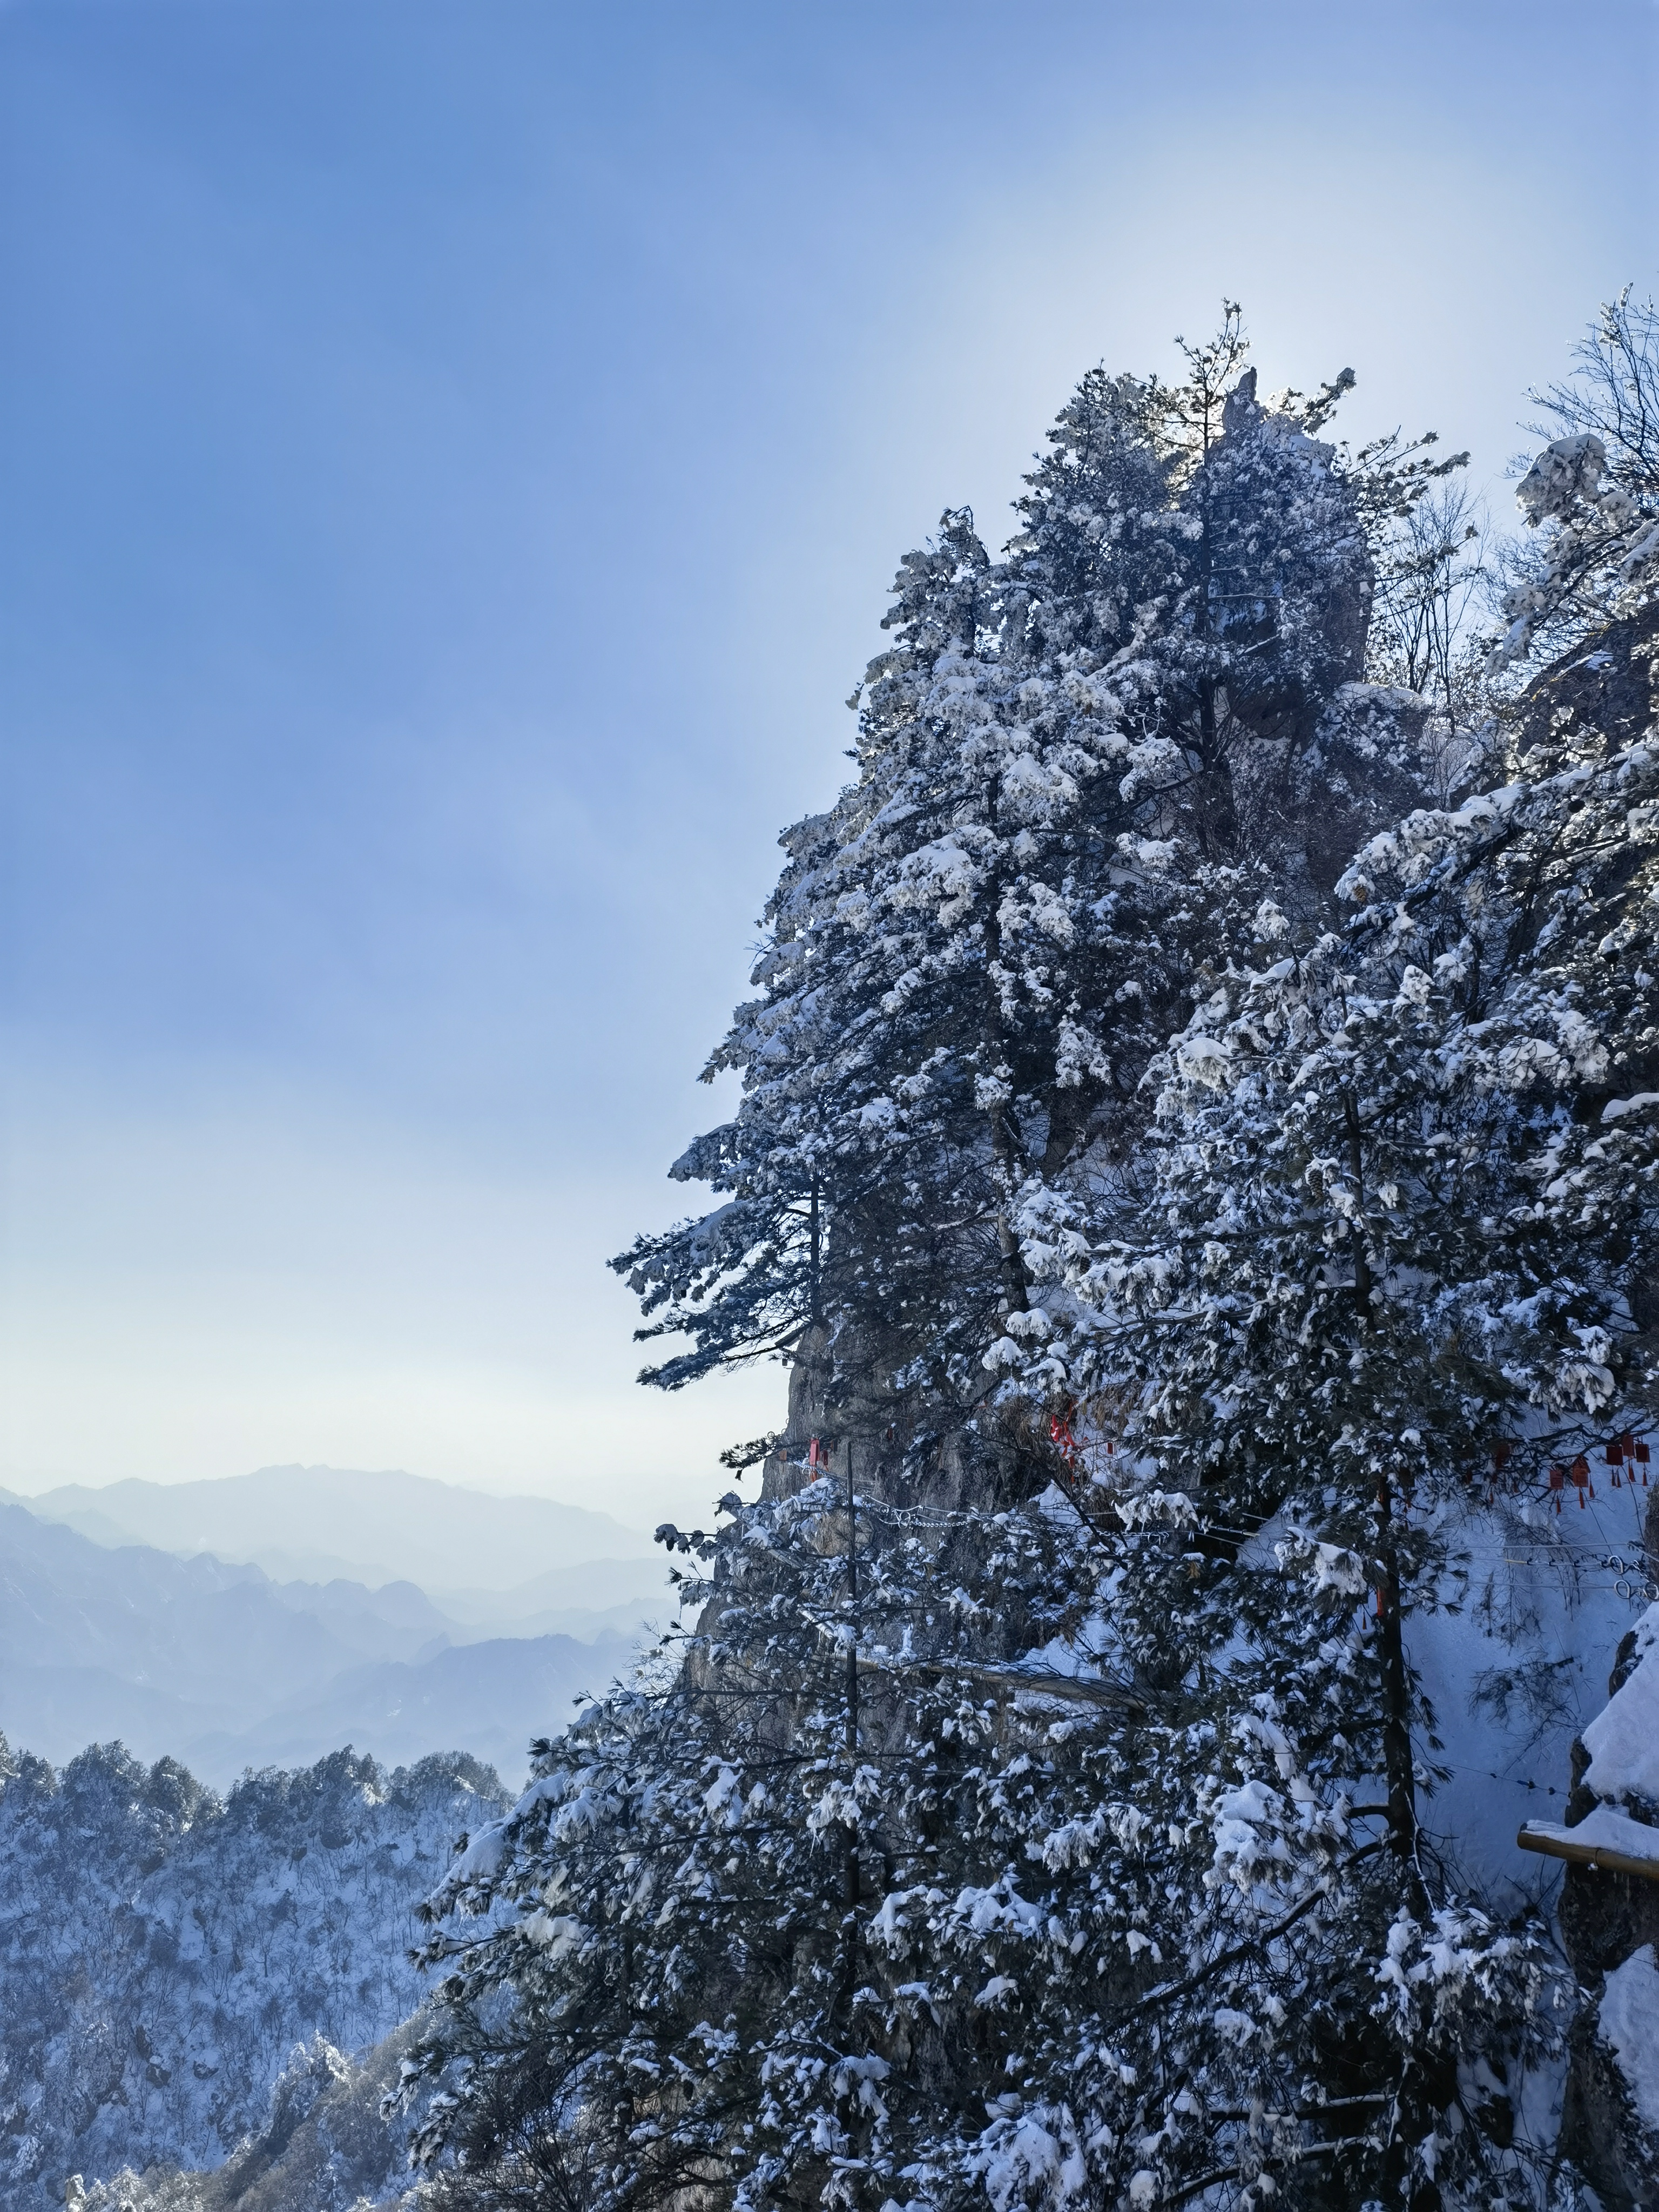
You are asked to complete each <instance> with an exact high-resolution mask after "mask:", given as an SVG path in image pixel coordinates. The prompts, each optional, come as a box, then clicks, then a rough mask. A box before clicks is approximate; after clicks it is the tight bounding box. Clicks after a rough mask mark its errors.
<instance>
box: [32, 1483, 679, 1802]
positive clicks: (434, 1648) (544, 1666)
mask: <svg viewBox="0 0 1659 2212" xmlns="http://www.w3.org/2000/svg"><path fill="white" fill-rule="evenodd" d="M653 1572H654V1570H653V1569H652V1568H651V1567H650V1565H649V1563H646V1562H642V1563H641V1567H640V1568H639V1569H638V1570H636V1569H635V1568H634V1567H633V1565H632V1564H631V1563H630V1562H628V1561H625V1560H624V1561H608V1562H599V1563H593V1564H592V1565H589V1566H588V1567H586V1568H582V1567H577V1568H572V1569H568V1570H556V1571H553V1573H552V1574H551V1575H549V1576H544V1577H542V1578H541V1579H540V1580H539V1581H538V1582H537V1583H532V1585H531V1586H530V1588H529V1589H527V1590H526V1592H525V1593H524V1596H525V1598H526V1600H528V1601H531V1602H534V1601H536V1600H537V1599H541V1600H545V1599H546V1598H547V1597H549V1596H550V1595H555V1594H556V1592H557V1590H558V1589H559V1588H560V1587H561V1586H562V1584H563V1585H564V1586H568V1588H569V1589H570V1590H571V1591H572V1593H573V1594H574V1593H575V1592H576V1591H577V1589H579V1587H580V1579H581V1578H582V1577H586V1578H587V1580H588V1582H589V1584H590V1589H591V1594H592V1595H594V1596H598V1597H600V1598H602V1599H607V1600H617V1601H616V1602H614V1603H613V1604H612V1605H611V1607H610V1609H609V1610H608V1611H601V1610H596V1609H593V1608H592V1607H589V1608H587V1609H586V1610H583V1609H582V1608H579V1607H578V1608H566V1609H564V1610H563V1612H561V1611H559V1610H558V1609H556V1608H554V1607H548V1606H547V1605H546V1604H545V1603H544V1604H543V1606H542V1608H541V1611H540V1613H539V1614H538V1615H535V1616H532V1617H528V1618H525V1619H522V1620H515V1621H513V1622H511V1623H510V1624H508V1626H509V1633H508V1635H507V1636H506V1637H501V1636H500V1635H496V1636H492V1635H491V1633H490V1626H489V1621H488V1619H487V1617H486V1618H484V1619H480V1618H478V1617H477V1616H478V1615H481V1614H484V1615H487V1609H488V1607H489V1603H490V1601H491V1600H492V1599H493V1598H494V1597H495V1593H491V1592H489V1591H480V1592H475V1593H472V1594H471V1601H470V1602H469V1611H470V1612H471V1613H472V1614H473V1615H474V1616H475V1617H474V1618H472V1619H471V1620H455V1619H453V1618H452V1617H451V1616H450V1615H448V1614H447V1613H444V1612H441V1611H440V1609H439V1608H438V1607H437V1606H435V1604H434V1603H433V1601H431V1599H430V1598H428V1596H427V1595H426V1594H425V1593H424V1592H422V1590H420V1589H417V1588H416V1586H415V1585H414V1584H412V1583H407V1582H394V1583H383V1584H382V1585H381V1586H380V1588H379V1589H368V1588H367V1587H366V1586H364V1585H363V1584H362V1583H350V1582H347V1581H343V1580H336V1581H333V1582H330V1583H324V1584H317V1583H275V1582H273V1581H272V1580H271V1579H270V1577H269V1576H268V1575H267V1573H266V1572H265V1571H264V1569H263V1568H261V1567H259V1566H258V1565H251V1564H250V1565H234V1564H228V1563H226V1562H225V1561H223V1560H222V1559H218V1558H216V1557H215V1556H213V1555H212V1554H210V1553H196V1554H193V1555H191V1556H189V1557H185V1558H180V1557H179V1556H177V1555H175V1554H173V1553H169V1552H167V1551H162V1550H158V1549H155V1547H148V1546H142V1545H126V1546H123V1547H120V1548H119V1549H113V1548H108V1547H105V1546H103V1545H101V1544H99V1543H97V1542H95V1541H93V1540H92V1539H91V1538H89V1537H88V1536H86V1535H83V1534H79V1533H77V1531H76V1530H75V1529H74V1528H71V1527H69V1526H66V1525H64V1524H62V1523H54V1522H52V1521H49V1520H46V1519H44V1518H41V1517H40V1516H37V1515H36V1514H35V1513H34V1512H33V1510H32V1505H29V1504H24V1503H22V1502H21V1501H19V1502H13V1503H7V1504H0V1599H3V1602H0V1728H3V1729H5V1730H6V1732H7V1733H8V1734H9V1735H10V1736H11V1738H12V1740H13V1741H16V1742H21V1743H26V1744H27V1745H29V1746H30V1747H32V1748H33V1749H34V1750H36V1751H37V1752H38V1753H40V1754H41V1755H42V1756H45V1757H46V1758H49V1759H53V1760H55V1761H57V1762H58V1763H60V1764H61V1763H62V1762H63V1761H64V1760H66V1759H70V1758H72V1757H73V1756H74V1755H75V1754H76V1753H77V1752H78V1751H80V1750H81V1748H82V1746H83V1745H85V1744H87V1743H88V1742H94V1741H96V1742H102V1741H110V1740H112V1739H114V1738H119V1739H120V1740H121V1741H124V1742H125V1743H127V1744H128V1745H129V1746H130V1747H131V1748H132V1749H133V1750H134V1752H135V1753H137V1754H138V1755H139V1756H141V1757H143V1758H144V1759H158V1758H161V1757H162V1756H164V1755H166V1756H171V1757H173V1758H178V1759H184V1760H185V1761H186V1762H187V1763H189V1764H191V1765H192V1766H194V1767H195V1768H196V1769H197V1771H199V1772H201V1773H203V1774H204V1776H205V1777H206V1778H208V1779H209V1780H210V1781H211V1782H212V1783H214V1784H216V1785H218V1786H221V1787H222V1786H225V1785H227V1784H229V1783H230V1782H231V1781H232V1780H234V1778H235V1777H236V1776H237V1775H238V1774H240V1772H241V1771H243V1769H244V1768H245V1767H247V1766H250V1765H252V1766H260V1765H268V1764H271V1763H281V1764H284V1765H299V1764H304V1763H307V1762H308V1761H310V1760H312V1759H317V1758H319V1757H321V1756H323V1755H324V1754H325V1753H328V1752H331V1751H333V1750H336V1749H337V1748H338V1747H340V1746H341V1745H342V1744H344V1743H356V1744H357V1745H358V1746H359V1747H362V1748H364V1749H366V1750H368V1751H372V1752H373V1753H374V1755H375V1756H376V1757H377V1758H381V1759H386V1760H389V1761H392V1762H394V1763H396V1762H398V1761H406V1760H410V1759H418V1758H422V1757H424V1756H425V1755H427V1754H428V1753H434V1752H439V1751H444V1750H447V1749H450V1748H452V1747H454V1746H456V1745H458V1744H459V1745H464V1746H465V1747H467V1748H468V1749H469V1750H470V1751H472V1752H473V1753H477V1755H479V1756H484V1757H489V1758H491V1759H495V1760H496V1761H497V1762H498V1763H499V1764H500V1765H501V1767H502V1768H503V1770H504V1771H507V1772H508V1773H509V1774H511V1775H513V1776H515V1777H516V1775H517V1774H518V1773H519V1772H520V1771H522V1768H523V1765H524V1761H525V1758H526V1746H527V1745H528V1743H529V1741H530V1739H531V1738H532V1736H534V1735H544V1734H546V1733H547V1731H548V1730H549V1729H550V1728H551V1729H556V1728H557V1727H559V1726H560V1725H562V1723H563V1721H564V1720H565V1719H566V1718H567V1717H568V1712H569V1707H570V1700H571V1699H572V1697H573V1696H574V1695H575V1694H576V1693H577V1692H582V1691H589V1692H596V1693H597V1692H603V1691H604V1690H605V1687H606V1686H607V1685H608V1683H609V1682H610V1681H611V1679H612V1678H613V1677H614V1676H615V1675H616V1674H618V1673H619V1672H622V1671H623V1670H624V1669H625V1668H626V1666H627V1664H628V1662H629V1655H630V1652H631V1650H632V1647H633V1644H634V1642H635V1639H636V1638H637V1634H638V1630H639V1624H640V1623H641V1622H642V1621H643V1620H646V1619H647V1617H648V1616H649V1615H651V1614H653V1613H655V1614H656V1615H658V1616H659V1617H665V1616H666V1613H667V1612H668V1610H669V1607H668V1603H667V1600H666V1594H665V1593H663V1594H662V1595H661V1596H660V1598H659V1599H657V1600H656V1601H654V1602H653V1593H652V1592H651V1590H650V1589H649V1586H648V1583H646V1577H647V1575H649V1574H651V1573H653ZM630 1576H631V1577H634V1578H635V1589H636V1590H638V1592H639V1594H638V1595H636V1596H635V1598H634V1599H633V1601H632V1602H631V1603H630V1602H629V1601H627V1599H626V1597H625V1596H623V1597H622V1598H620V1599H618V1598H617V1593H618V1592H625V1591H626V1589H627V1587H628V1583H629V1578H630ZM567 1577H568V1583H567V1582H566V1578H567ZM641 1584H645V1586H644V1587H641ZM518 1605H519V1599H518V1597H517V1596H516V1595H513V1597H512V1598H511V1600H510V1604H509V1607H508V1608H507V1609H511V1610H514V1611H516V1610H517V1608H518ZM564 1622H568V1623H569V1624H570V1625H571V1626H574V1627H576V1628H578V1629H579V1630H582V1631H585V1632H586V1634H585V1637H584V1638H581V1639H580V1640H579V1638H577V1637H574V1636H572V1635H570V1634H568V1633H565V1632H560V1629H559V1626H558V1625H561V1624H562V1623H564ZM451 1647H460V1648H459V1649H452V1648H451Z"/></svg>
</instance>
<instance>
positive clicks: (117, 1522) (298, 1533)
mask: <svg viewBox="0 0 1659 2212" xmlns="http://www.w3.org/2000/svg"><path fill="white" fill-rule="evenodd" d="M9 1495H11V1493H10V1492H0V1496H9ZM17 1503H18V1504H21V1505H26V1506H27V1508H28V1510H29V1511H30V1512H31V1513H33V1515H34V1516H35V1517H36V1519H37V1520H41V1521H59V1522H63V1523H64V1526H65V1527H66V1528H74V1529H76V1530H78V1531H79V1533H80V1534H82V1535H83V1536H88V1537H90V1538H91V1539H92V1541H93V1542H94V1544H104V1545H120V1544H150V1545H153V1546H154V1547H155V1548H156V1550H158V1551H162V1552H177V1553H180V1554H181V1555H185V1556H188V1555H189V1554H191V1553H196V1552H211V1553H214V1554H215V1555H216V1557H217V1558H219V1559H234V1560H239V1561H247V1562H249V1563H251V1564H252V1565H255V1566H260V1567H263V1568H264V1571H265V1572H266V1573H267V1574H268V1575H270V1576H271V1577H273V1578H274V1579H275V1580H276V1581H278V1582H324V1583H326V1582H333V1581H336V1580H338V1579H343V1580H345V1581H348V1582H358V1583H366V1584H368V1586H369V1587H370V1588H371V1589H372V1588H374V1587H375V1586H377V1585H378V1584H380V1583H392V1582H410V1583H418V1584H419V1586H420V1587H421V1588H422V1589H424V1590H426V1591H428V1592H430V1593H436V1592H438V1591H440V1590H447V1589H470V1590H499V1591H506V1590H509V1589H513V1587H514V1586H515V1585H516V1584H519V1583H524V1582H526V1581H527V1580H530V1579H532V1578H534V1577H539V1576H544V1575H546V1574H549V1573H552V1572H557V1571H564V1570H568V1569H569V1568H572V1567H576V1566H580V1565H584V1564H586V1563H587V1562H590V1561H592V1560H599V1559H605V1560H613V1559H635V1560H639V1559H651V1558H652V1556H653V1552H652V1544H651V1540H650V1538H649V1537H648V1536H647V1535H646V1534H644V1533H643V1531H642V1530H640V1529H637V1528H624V1527H623V1524H622V1522H620V1521H614V1520H612V1518H611V1516H610V1515H609V1514H608V1513H592V1512H588V1511H586V1510H584V1509H583V1508H582V1507H580V1506H578V1505H562V1504H557V1503H556V1501H555V1500H554V1499H552V1498H496V1497H493V1496H491V1495H490V1494H489V1492H485V1491H481V1490H465V1489H463V1488H461V1487H460V1486H459V1484H456V1483H451V1482H435V1481H434V1480H432V1479H431V1478H430V1477H429V1476H426V1475H419V1474H404V1472H403V1471H402V1469H401V1468H380V1469H376V1470H374V1471H369V1470H366V1469H363V1468H334V1467H262V1468H259V1469H258V1471H257V1472H256V1473H255V1474H236V1475H228V1476H225V1477H223V1478H222V1479H220V1480H214V1481H209V1482H138V1481H126V1482H112V1483H110V1484H108V1485H107V1486H105V1487H103V1488H100V1489H94V1488H93V1487H92V1486H90V1485H88V1484H85V1483H78V1482H75V1483H67V1484H65V1485H64V1486H62V1487H61V1488H59V1489H57V1490H48V1491H45V1492H41V1493H40V1495H39V1496H38V1497H33V1498H18V1499H17ZM658 1579H659V1581H660V1579H661V1577H660V1576H659V1577H658ZM629 1595H632V1593H631V1592H630V1593H629ZM531 1609H532V1608H529V1607H526V1610H531Z"/></svg>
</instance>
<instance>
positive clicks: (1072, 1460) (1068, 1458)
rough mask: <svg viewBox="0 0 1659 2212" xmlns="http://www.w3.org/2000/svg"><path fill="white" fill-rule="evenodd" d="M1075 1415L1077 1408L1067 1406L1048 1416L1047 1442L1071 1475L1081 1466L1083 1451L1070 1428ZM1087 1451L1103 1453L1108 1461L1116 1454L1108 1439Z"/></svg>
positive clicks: (1105, 1438)
mask: <svg viewBox="0 0 1659 2212" xmlns="http://www.w3.org/2000/svg"><path fill="white" fill-rule="evenodd" d="M1076 1413H1077V1407H1075V1406H1068V1407H1066V1411H1065V1412H1064V1413H1050V1414H1049V1416H1048V1441H1049V1443H1051V1444H1053V1446H1054V1449H1055V1450H1056V1451H1057V1452H1058V1453H1059V1454H1060V1457H1061V1458H1062V1459H1063V1460H1064V1461H1065V1462H1066V1469H1067V1472H1068V1473H1070V1474H1076V1473H1077V1472H1078V1470H1079V1468H1080V1467H1081V1466H1082V1465H1083V1455H1084V1449H1085V1447H1084V1446H1083V1445H1082V1444H1080V1443H1079V1442H1078V1440H1077V1437H1076V1434H1075V1432H1074V1431H1073V1427H1072V1422H1073V1419H1074V1418H1075V1416H1076ZM1088 1449H1090V1450H1091V1451H1099V1452H1103V1453H1104V1455H1105V1456H1106V1457H1107V1458H1108V1459H1112V1458H1114V1457H1115V1455H1116V1453H1117V1446H1116V1445H1115V1443H1113V1442H1112V1440H1111V1438H1110V1437H1103V1438H1102V1440H1101V1442H1100V1443H1098V1444H1091V1445H1090V1446H1089V1447H1088Z"/></svg>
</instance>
